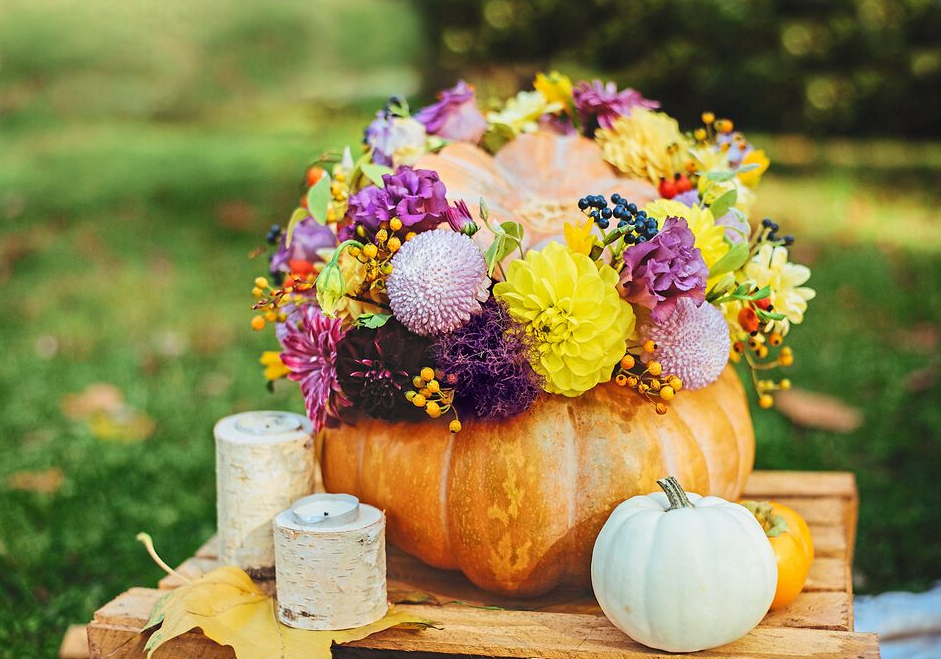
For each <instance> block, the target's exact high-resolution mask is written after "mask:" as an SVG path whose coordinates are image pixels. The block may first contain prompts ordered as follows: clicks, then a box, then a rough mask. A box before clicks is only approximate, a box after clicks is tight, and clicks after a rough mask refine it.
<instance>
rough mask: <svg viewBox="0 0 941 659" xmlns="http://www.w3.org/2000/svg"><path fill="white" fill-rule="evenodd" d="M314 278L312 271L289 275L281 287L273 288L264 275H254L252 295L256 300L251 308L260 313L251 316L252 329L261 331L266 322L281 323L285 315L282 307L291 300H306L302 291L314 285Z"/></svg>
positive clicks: (299, 302) (299, 301)
mask: <svg viewBox="0 0 941 659" xmlns="http://www.w3.org/2000/svg"><path fill="white" fill-rule="evenodd" d="M316 278H317V276H316V275H315V274H314V273H309V274H306V275H289V276H288V277H286V278H285V280H284V283H283V284H282V285H281V287H279V288H275V287H273V286H271V285H270V284H269V283H268V280H267V279H265V278H264V277H256V278H255V286H254V287H253V288H252V297H254V298H255V299H256V300H257V301H256V302H255V303H254V304H253V305H252V310H253V311H259V312H260V313H259V314H257V315H255V316H253V317H252V329H253V330H256V331H261V330H263V329H265V324H266V323H283V322H284V321H285V319H286V318H287V316H286V314H285V313H284V311H283V310H282V307H284V306H285V305H287V304H290V303H292V302H293V303H294V304H303V303H304V302H306V301H307V300H308V297H307V296H306V295H304V293H306V292H307V291H309V290H311V289H312V288H313V287H314V280H315V279H316Z"/></svg>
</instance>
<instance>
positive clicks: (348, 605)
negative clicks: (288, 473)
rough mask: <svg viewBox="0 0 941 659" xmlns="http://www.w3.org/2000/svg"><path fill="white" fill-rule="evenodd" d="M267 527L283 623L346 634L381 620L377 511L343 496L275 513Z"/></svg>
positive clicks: (382, 555) (381, 522)
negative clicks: (271, 537) (270, 529)
mask: <svg viewBox="0 0 941 659" xmlns="http://www.w3.org/2000/svg"><path fill="white" fill-rule="evenodd" d="M273 526H274V545H275V572H276V578H277V591H278V618H279V619H280V620H281V622H283V623H284V624H285V625H289V626H291V627H297V628H299V629H314V630H336V629H350V628H353V627H361V626H363V625H368V624H370V623H372V622H375V621H377V620H379V619H380V618H382V617H383V616H384V615H385V614H386V611H388V608H389V604H388V601H387V595H386V542H385V526H386V524H385V515H383V513H382V511H380V510H378V509H377V508H374V507H373V506H370V505H367V504H361V503H360V502H359V500H358V499H357V498H356V497H354V496H351V495H349V494H312V495H310V496H308V497H304V498H303V499H300V500H298V501H297V502H295V503H294V505H293V506H291V507H290V508H288V509H287V510H284V511H283V512H281V513H279V514H278V515H277V516H276V517H275V518H274V523H273Z"/></svg>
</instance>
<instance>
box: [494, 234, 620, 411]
mask: <svg viewBox="0 0 941 659" xmlns="http://www.w3.org/2000/svg"><path fill="white" fill-rule="evenodd" d="M506 274H507V276H506V281H505V282H500V283H499V284H497V285H496V286H495V287H494V291H493V292H494V295H495V296H496V297H497V298H499V299H501V300H503V301H504V302H505V303H506V304H507V305H508V307H509V311H510V314H511V315H512V316H513V318H515V319H516V320H517V321H518V322H520V323H522V324H523V325H524V326H525V327H526V332H527V334H529V335H531V336H532V337H533V339H534V343H535V347H536V354H535V356H534V357H533V361H532V365H533V369H534V370H535V371H536V372H537V373H539V374H540V375H542V376H543V377H545V380H546V381H545V385H544V388H545V390H546V391H548V392H549V393H554V394H562V395H564V396H578V395H579V394H581V393H583V392H585V391H588V390H589V389H591V388H592V387H594V386H595V385H597V384H598V383H600V382H607V381H608V380H610V379H611V371H612V367H613V366H614V364H616V363H617V361H618V360H619V359H620V358H621V357H622V356H623V355H624V350H625V348H626V337H627V336H628V335H629V334H630V333H631V332H633V330H634V322H635V319H634V312H633V310H632V309H631V305H629V304H628V303H627V302H626V301H624V300H623V299H622V298H621V296H620V295H618V292H617V289H616V288H615V286H616V285H617V282H618V274H617V272H616V271H615V270H614V268H612V267H611V266H609V265H602V266H601V267H600V268H599V267H598V266H596V265H595V263H594V262H593V261H592V260H591V259H590V258H589V257H587V256H585V255H584V254H578V253H576V252H573V251H572V250H571V249H569V248H567V247H565V246H563V245H560V244H559V243H557V242H551V243H549V244H548V245H546V247H545V248H544V249H542V250H540V251H535V250H530V251H529V252H528V253H527V254H526V259H525V260H523V259H517V260H516V261H513V262H512V263H510V267H509V268H508V269H507V273H506Z"/></svg>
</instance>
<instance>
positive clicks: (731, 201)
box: [709, 188, 738, 218]
mask: <svg viewBox="0 0 941 659" xmlns="http://www.w3.org/2000/svg"><path fill="white" fill-rule="evenodd" d="M736 201H738V190H736V189H735V188H732V189H731V190H729V191H727V192H726V193H725V194H723V195H722V196H721V197H719V198H718V199H716V200H715V201H714V202H712V204H710V205H709V210H711V211H712V216H713V217H715V218H720V217H722V216H723V215H725V214H726V213H728V212H729V209H730V208H732V206H734V205H735V202H736Z"/></svg>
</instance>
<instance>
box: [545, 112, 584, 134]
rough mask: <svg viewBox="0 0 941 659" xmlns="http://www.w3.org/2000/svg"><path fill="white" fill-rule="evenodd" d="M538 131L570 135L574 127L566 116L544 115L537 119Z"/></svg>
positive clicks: (573, 131)
mask: <svg viewBox="0 0 941 659" xmlns="http://www.w3.org/2000/svg"><path fill="white" fill-rule="evenodd" d="M539 130H545V131H548V132H550V133H558V134H559V135H572V134H573V133H575V126H573V125H572V120H571V119H570V118H569V116H568V115H567V114H544V115H542V116H541V117H539Z"/></svg>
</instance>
